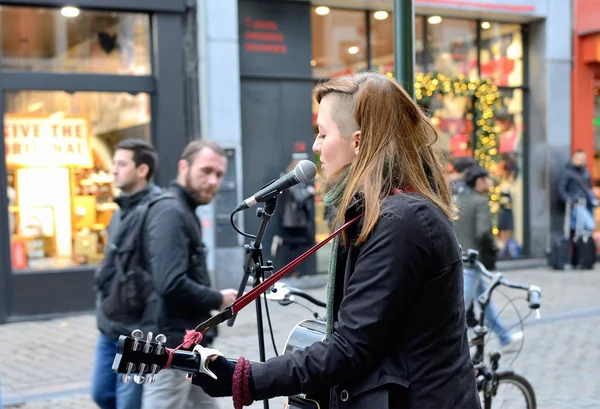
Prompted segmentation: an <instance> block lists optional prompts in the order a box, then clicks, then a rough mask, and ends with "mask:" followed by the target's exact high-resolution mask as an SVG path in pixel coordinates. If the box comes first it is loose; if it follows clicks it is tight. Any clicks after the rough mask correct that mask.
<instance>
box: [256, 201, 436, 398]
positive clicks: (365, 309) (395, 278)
mask: <svg viewBox="0 0 600 409" xmlns="http://www.w3.org/2000/svg"><path fill="white" fill-rule="evenodd" d="M431 253H432V251H431V237H429V232H428V231H427V229H426V228H425V227H424V221H423V218H422V216H421V214H420V213H419V211H417V210H416V207H414V206H411V207H407V208H404V209H402V212H401V213H399V214H398V213H394V214H390V215H389V216H385V217H382V218H381V219H380V220H379V221H378V223H377V225H376V226H375V229H374V231H373V232H372V235H371V237H370V238H369V239H368V240H367V242H366V243H364V244H363V245H362V247H361V249H360V251H359V254H358V258H357V261H356V264H355V269H354V272H353V274H352V276H351V277H350V279H349V281H348V292H347V294H346V295H345V297H344V298H343V300H342V302H341V304H340V309H339V314H338V328H337V332H334V334H332V335H330V336H329V338H328V339H327V341H325V342H317V343H315V344H313V345H311V346H309V347H307V348H305V349H303V350H300V351H296V352H294V353H292V354H288V355H282V356H278V357H275V358H272V359H269V360H268V361H267V362H265V363H253V364H252V376H253V380H254V386H255V393H256V396H255V399H257V400H259V399H266V398H270V397H273V396H285V395H292V394H297V393H301V392H303V393H316V392H318V391H320V390H323V389H324V388H327V387H332V386H335V385H339V384H343V383H344V382H346V381H348V380H350V379H356V377H357V376H364V375H365V374H367V373H369V372H370V371H371V370H373V369H374V368H375V366H376V365H377V364H378V363H380V361H381V360H382V359H383V358H384V354H385V353H386V350H388V344H390V343H393V342H394V340H395V336H394V332H396V331H398V326H397V325H396V324H397V323H398V322H399V321H400V320H402V319H404V318H405V316H406V315H407V311H408V309H409V306H410V305H411V304H412V303H413V301H414V298H415V297H416V294H418V289H419V288H420V287H421V286H422V283H423V280H424V277H423V274H424V272H425V271H426V269H427V268H428V267H429V266H428V264H430V263H431V260H430V258H431Z"/></svg>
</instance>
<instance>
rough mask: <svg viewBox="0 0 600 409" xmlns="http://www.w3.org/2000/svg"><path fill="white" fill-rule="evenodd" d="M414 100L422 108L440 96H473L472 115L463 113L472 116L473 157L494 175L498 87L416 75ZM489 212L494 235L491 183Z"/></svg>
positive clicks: (495, 201) (495, 199)
mask: <svg viewBox="0 0 600 409" xmlns="http://www.w3.org/2000/svg"><path fill="white" fill-rule="evenodd" d="M414 85H415V97H416V99H417V101H419V102H420V103H421V104H422V105H425V106H427V105H428V103H429V100H430V99H431V98H434V97H436V96H437V95H439V94H441V95H443V96H448V97H453V96H461V97H473V99H474V106H473V112H472V113H471V112H469V113H467V114H466V119H468V120H472V119H473V115H474V116H475V124H476V131H475V133H476V144H475V147H474V158H475V159H476V160H477V161H478V162H479V164H480V165H481V166H482V167H484V168H486V169H487V170H488V171H489V172H490V174H491V175H495V174H496V168H497V167H498V162H499V159H500V155H499V150H498V144H499V136H498V135H499V133H500V132H501V128H500V127H499V126H497V124H496V123H495V121H494V114H495V112H496V109H499V108H501V104H502V101H501V98H500V97H501V95H500V91H499V90H498V87H497V86H496V85H494V84H493V81H492V80H491V79H489V78H488V79H481V78H478V77H468V78H467V77H466V76H464V75H462V74H460V75H458V76H456V77H449V76H446V75H444V74H441V73H418V74H417V75H416V81H415V84H414ZM490 209H491V211H492V215H493V216H494V217H493V219H494V226H493V229H492V231H493V233H494V234H498V227H497V223H496V222H495V220H496V214H497V213H498V211H499V210H500V186H499V184H498V183H494V187H492V189H491V191H490Z"/></svg>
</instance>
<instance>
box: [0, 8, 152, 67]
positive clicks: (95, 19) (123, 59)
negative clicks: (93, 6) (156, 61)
mask: <svg viewBox="0 0 600 409" xmlns="http://www.w3.org/2000/svg"><path fill="white" fill-rule="evenodd" d="M68 9H69V11H70V12H69V13H67V12H65V11H64V10H62V11H61V10H60V9H49V8H44V7H16V6H15V7H13V6H2V7H0V26H1V28H2V29H1V30H0V37H1V38H2V59H1V63H2V68H3V69H7V70H20V71H46V72H86V73H97V74H100V73H102V74H121V75H149V74H151V64H150V16H149V15H147V14H138V13H116V12H106V11H91V10H79V9H77V8H74V7H70V8H68Z"/></svg>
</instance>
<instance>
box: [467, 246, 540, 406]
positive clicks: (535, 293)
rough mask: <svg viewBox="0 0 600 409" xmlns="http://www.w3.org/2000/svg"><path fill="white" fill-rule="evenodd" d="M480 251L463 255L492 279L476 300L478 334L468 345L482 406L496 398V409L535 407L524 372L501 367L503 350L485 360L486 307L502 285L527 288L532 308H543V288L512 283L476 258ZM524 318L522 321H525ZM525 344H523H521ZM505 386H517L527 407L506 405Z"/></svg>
mask: <svg viewBox="0 0 600 409" xmlns="http://www.w3.org/2000/svg"><path fill="white" fill-rule="evenodd" d="M478 254H479V253H478V252H477V251H475V250H468V251H467V254H463V264H464V266H465V267H466V268H475V269H476V270H478V271H479V272H481V273H482V274H483V275H484V276H485V277H487V278H489V279H490V280H491V281H490V283H489V284H488V286H487V289H486V290H485V291H484V292H483V293H482V294H480V295H479V297H478V298H477V303H478V304H479V307H480V311H479V318H478V320H477V321H478V324H477V325H476V326H475V329H474V331H475V336H474V337H473V338H472V339H470V340H469V346H470V347H475V348H476V351H475V354H474V355H473V356H472V360H473V365H474V368H475V376H476V380H477V390H478V392H479V393H480V396H481V398H482V405H483V409H491V408H492V401H494V409H496V408H504V407H506V408H509V407H510V408H516V409H517V408H518V409H521V408H525V409H536V407H537V403H536V397H535V391H534V389H533V386H531V383H530V382H529V381H528V380H527V379H526V378H525V377H524V376H522V375H520V374H518V373H516V372H515V371H514V370H513V369H512V368H509V367H506V368H500V358H501V356H502V354H501V352H500V351H497V350H494V351H492V352H491V353H490V354H489V363H486V362H485V360H484V358H485V344H486V342H485V336H486V335H487V334H488V332H489V330H488V328H487V327H486V326H485V321H484V320H485V310H486V308H487V306H488V305H489V303H490V300H491V296H492V293H493V292H494V290H495V289H496V288H497V287H499V286H500V285H502V286H505V287H509V288H514V289H519V290H525V291H527V301H528V303H529V308H530V309H531V310H532V311H533V310H536V311H538V314H539V308H540V298H541V289H540V288H539V287H538V286H535V285H529V286H527V285H523V284H518V283H512V282H509V281H507V280H505V279H504V278H503V275H502V273H491V272H490V271H488V270H487V269H486V268H485V267H484V265H483V264H482V263H481V262H480V261H479V260H477V256H478ZM522 321H523V319H521V320H520V324H522ZM521 347H522V345H521ZM501 385H503V386H515V387H516V388H517V390H518V391H519V392H521V394H522V397H523V398H524V401H525V402H524V403H525V406H523V405H522V404H518V405H516V406H515V405H504V404H505V403H506V402H508V401H509V397H510V395H509V394H508V393H504V391H505V388H502V390H501V391H502V392H503V393H502V394H499V393H498V390H499V387H500V386H501Z"/></svg>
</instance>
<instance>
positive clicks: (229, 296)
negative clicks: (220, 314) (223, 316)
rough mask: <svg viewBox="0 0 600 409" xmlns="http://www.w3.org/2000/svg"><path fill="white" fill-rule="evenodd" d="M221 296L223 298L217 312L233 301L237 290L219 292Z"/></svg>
mask: <svg viewBox="0 0 600 409" xmlns="http://www.w3.org/2000/svg"><path fill="white" fill-rule="evenodd" d="M221 295H222V296H223V302H221V306H220V307H219V310H223V309H224V308H225V307H227V306H228V305H229V304H231V303H232V302H234V301H235V297H237V290H234V289H233V288H228V289H226V290H221Z"/></svg>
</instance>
